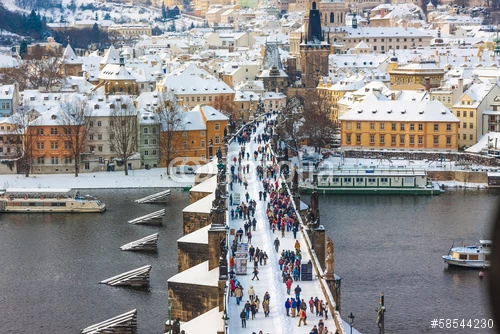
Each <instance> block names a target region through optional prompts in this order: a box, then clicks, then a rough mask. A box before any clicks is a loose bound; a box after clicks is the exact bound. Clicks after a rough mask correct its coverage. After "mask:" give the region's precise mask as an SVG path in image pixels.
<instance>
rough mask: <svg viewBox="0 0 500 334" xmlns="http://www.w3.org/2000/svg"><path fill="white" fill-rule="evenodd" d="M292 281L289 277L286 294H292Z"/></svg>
mask: <svg viewBox="0 0 500 334" xmlns="http://www.w3.org/2000/svg"><path fill="white" fill-rule="evenodd" d="M292 283H293V281H292V279H291V278H290V277H289V278H288V280H287V281H286V283H285V284H286V293H287V294H290V289H291V288H292Z"/></svg>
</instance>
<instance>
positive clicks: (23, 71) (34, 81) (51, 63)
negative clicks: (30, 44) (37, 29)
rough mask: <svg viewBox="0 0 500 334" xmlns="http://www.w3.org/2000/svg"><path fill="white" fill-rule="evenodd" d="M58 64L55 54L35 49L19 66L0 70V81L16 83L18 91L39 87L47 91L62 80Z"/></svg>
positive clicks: (39, 48)
mask: <svg viewBox="0 0 500 334" xmlns="http://www.w3.org/2000/svg"><path fill="white" fill-rule="evenodd" d="M59 63H60V59H59V57H58V55H57V54H56V53H54V52H52V51H46V50H44V49H42V48H41V47H35V48H33V51H32V52H31V53H30V54H29V55H27V56H26V57H25V59H23V60H21V61H20V63H19V66H17V67H11V68H2V69H0V81H2V82H18V83H19V90H20V91H23V90H26V89H38V88H40V87H42V88H43V89H44V90H49V89H50V88H51V87H52V86H54V85H56V84H58V83H60V82H61V81H62V79H63V78H64V76H63V75H62V74H61V73H60V72H59Z"/></svg>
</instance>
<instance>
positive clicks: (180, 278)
mask: <svg viewBox="0 0 500 334" xmlns="http://www.w3.org/2000/svg"><path fill="white" fill-rule="evenodd" d="M167 282H169V283H171V282H177V283H185V284H194V285H205V286H217V285H218V282H219V268H217V267H216V268H214V269H212V270H208V261H205V262H203V263H200V264H198V265H196V266H194V267H191V268H189V269H186V270H184V271H183V272H181V273H178V274H177V275H174V276H172V277H170V278H169V279H168V281H167Z"/></svg>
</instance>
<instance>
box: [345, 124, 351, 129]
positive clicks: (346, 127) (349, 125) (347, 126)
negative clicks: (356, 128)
mask: <svg viewBox="0 0 500 334" xmlns="http://www.w3.org/2000/svg"><path fill="white" fill-rule="evenodd" d="M345 129H346V130H351V122H346V123H345Z"/></svg>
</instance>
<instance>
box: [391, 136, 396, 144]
mask: <svg viewBox="0 0 500 334" xmlns="http://www.w3.org/2000/svg"><path fill="white" fill-rule="evenodd" d="M391 144H392V145H396V136H395V135H392V136H391Z"/></svg>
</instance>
